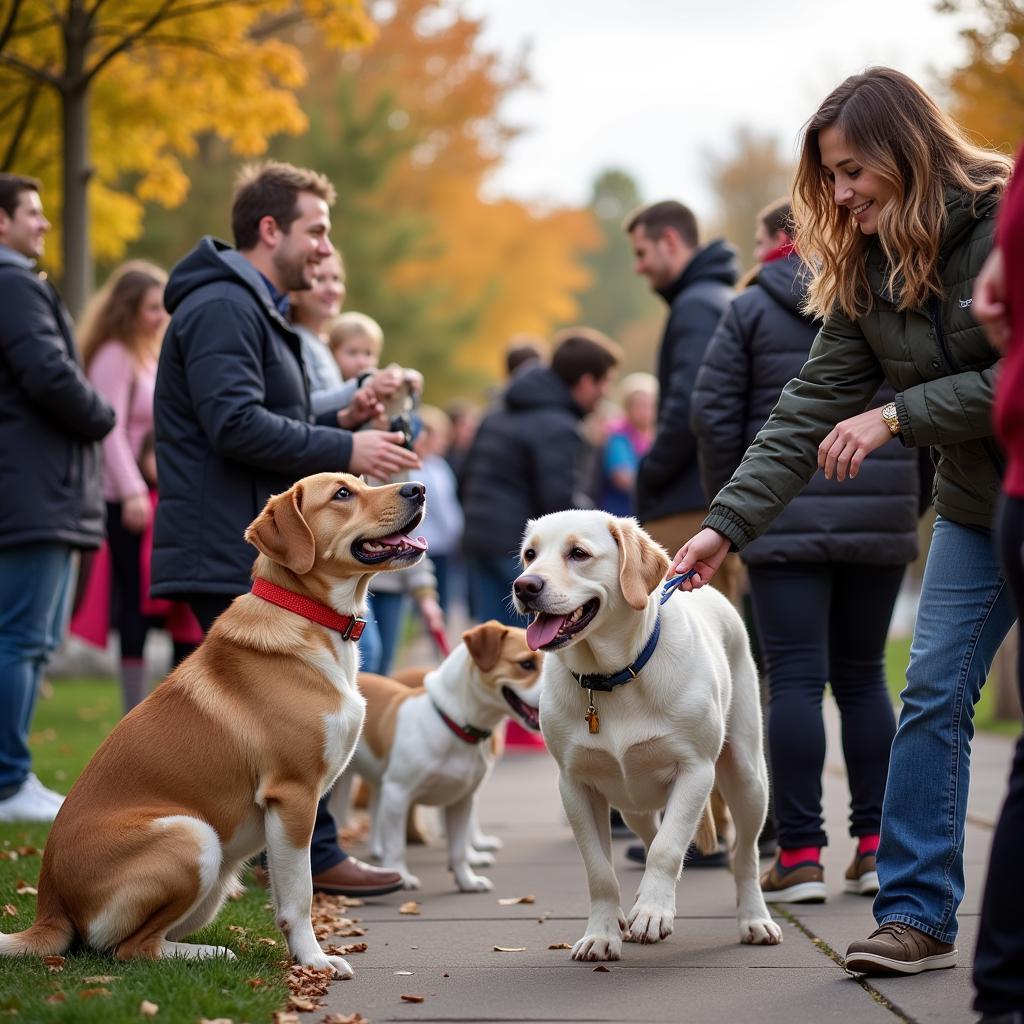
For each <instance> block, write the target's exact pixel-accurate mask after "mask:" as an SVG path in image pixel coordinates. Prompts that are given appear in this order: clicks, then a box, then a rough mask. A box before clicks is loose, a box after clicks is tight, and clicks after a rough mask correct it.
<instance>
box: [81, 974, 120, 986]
mask: <svg viewBox="0 0 1024 1024" xmlns="http://www.w3.org/2000/svg"><path fill="white" fill-rule="evenodd" d="M123 977H124V975H123V974H93V975H91V976H90V977H88V978H83V979H82V980H81V981H80V982H79V984H80V985H109V984H110V983H111V982H112V981H120V980H121V979H122V978H123Z"/></svg>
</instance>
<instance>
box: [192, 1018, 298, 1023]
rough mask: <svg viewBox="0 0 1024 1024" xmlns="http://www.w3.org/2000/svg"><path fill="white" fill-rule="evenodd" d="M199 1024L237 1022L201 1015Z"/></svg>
mask: <svg viewBox="0 0 1024 1024" xmlns="http://www.w3.org/2000/svg"><path fill="white" fill-rule="evenodd" d="M199 1024H235V1022H234V1021H233V1020H232V1019H231V1018H230V1017H200V1018H199ZM296 1024H297V1022H296Z"/></svg>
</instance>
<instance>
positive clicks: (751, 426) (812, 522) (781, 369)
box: [692, 255, 930, 565]
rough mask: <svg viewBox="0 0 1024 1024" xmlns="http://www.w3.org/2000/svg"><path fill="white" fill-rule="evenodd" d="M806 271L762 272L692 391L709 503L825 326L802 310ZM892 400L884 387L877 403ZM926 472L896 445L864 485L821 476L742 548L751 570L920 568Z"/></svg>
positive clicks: (714, 343)
mask: <svg viewBox="0 0 1024 1024" xmlns="http://www.w3.org/2000/svg"><path fill="white" fill-rule="evenodd" d="M803 269H804V268H803V264H802V263H801V262H800V260H799V258H798V257H797V256H795V255H791V256H789V257H787V258H785V259H780V260H775V261H773V262H772V263H769V264H767V265H766V266H764V267H762V268H761V270H760V271H759V272H758V276H757V278H756V280H755V282H754V283H752V284H751V285H750V287H748V288H747V289H746V290H745V291H744V292H743V293H742V294H741V295H739V296H738V297H737V298H736V299H735V300H734V301H733V302H732V304H731V305H730V306H729V308H728V310H727V311H726V313H725V316H724V317H722V322H721V323H720V324H719V325H718V330H717V331H715V335H714V337H713V338H712V339H711V342H710V343H709V344H708V348H707V353H706V355H705V357H704V365H703V366H702V367H701V370H700V373H699V374H698V375H697V386H696V388H695V389H694V393H693V415H692V425H693V430H694V433H695V434H696V435H697V437H698V440H699V446H700V462H701V470H702V474H703V479H704V487H705V490H706V493H707V494H708V495H709V497H710V498H713V497H714V496H715V495H716V494H717V493H718V491H719V490H720V489H721V488H722V487H723V486H724V485H725V484H726V483H727V482H728V481H729V478H730V477H731V476H732V474H733V472H735V470H736V467H737V466H739V464H740V462H741V460H742V458H743V454H744V452H745V451H746V450H747V447H748V446H749V445H750V443H751V442H752V441H753V440H754V438H755V437H756V436H757V433H758V431H759V430H760V429H761V427H763V426H764V423H765V421H766V420H767V419H768V417H769V415H770V414H771V411H772V409H773V408H775V403H776V402H777V401H778V399H779V395H780V394H781V393H782V389H783V388H784V387H785V386H786V385H787V384H788V383H789V382H790V380H792V379H793V378H794V377H797V376H799V374H800V370H801V369H802V368H803V365H804V363H805V362H806V361H807V354H808V352H809V351H810V349H811V343H812V342H813V341H814V339H815V337H816V336H817V333H818V331H819V329H820V328H821V322H820V321H815V320H811V319H809V318H807V317H805V316H804V315H803V314H802V313H801V312H800V304H801V302H802V301H803V299H804V296H805V294H806V285H805V279H804V276H803V273H802V271H803ZM893 396H894V392H893V391H892V389H891V388H888V387H885V388H883V389H882V391H880V392H879V394H878V396H877V397H876V398H875V400H874V402H873V403H872V405H874V406H881V405H884V404H885V403H886V402H889V401H892V399H893ZM918 466H919V458H918V453H917V452H916V451H914V450H913V449H908V448H904V447H903V445H901V444H900V443H899V441H897V440H896V439H895V438H894V439H893V440H892V441H890V442H889V443H888V444H885V445H883V446H882V447H881V448H879V449H878V450H877V451H875V452H872V453H871V455H870V456H869V457H868V458H867V459H865V460H864V464H863V465H862V466H861V469H860V472H859V473H858V474H857V477H856V478H855V479H852V480H845V481H843V482H842V483H840V482H839V481H837V480H826V479H825V475H824V474H823V473H822V472H821V471H820V470H819V471H818V472H817V473H816V474H815V475H814V476H813V477H812V479H811V482H810V483H809V484H808V485H807V487H806V488H805V489H804V490H803V491H802V492H801V493H800V494H798V495H797V496H796V497H795V498H793V500H792V501H791V502H790V503H789V504H788V505H787V506H786V508H785V509H783V511H782V512H781V513H780V514H779V517H778V518H777V519H776V520H775V522H774V523H773V524H772V526H771V528H770V529H769V530H767V531H766V532H765V533H764V534H763V535H762V536H761V537H759V538H758V539H757V540H755V541H753V542H752V543H751V544H749V545H748V546H747V547H745V548H744V549H743V560H744V561H745V562H748V563H750V564H751V565H758V564H762V563H766V562H791V561H794V562H854V561H855V562H860V563H862V564H869V565H896V564H902V563H905V562H909V561H912V560H913V559H914V558H916V557H917V515H918V510H919V507H920V505H921V502H922V492H921V488H922V483H921V474H920V473H919V471H918ZM929 489H930V487H929ZM926 493H927V491H926Z"/></svg>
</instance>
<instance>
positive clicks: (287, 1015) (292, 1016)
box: [271, 1010, 301, 1024]
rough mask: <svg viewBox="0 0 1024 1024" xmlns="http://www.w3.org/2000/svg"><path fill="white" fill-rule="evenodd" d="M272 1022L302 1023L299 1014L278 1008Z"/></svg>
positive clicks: (285, 1023)
mask: <svg viewBox="0 0 1024 1024" xmlns="http://www.w3.org/2000/svg"><path fill="white" fill-rule="evenodd" d="M271 1024H301V1022H300V1021H299V1015H298V1014H297V1013H292V1012H290V1011H288V1010H278V1011H277V1013H275V1014H274V1016H273V1017H272V1018H271Z"/></svg>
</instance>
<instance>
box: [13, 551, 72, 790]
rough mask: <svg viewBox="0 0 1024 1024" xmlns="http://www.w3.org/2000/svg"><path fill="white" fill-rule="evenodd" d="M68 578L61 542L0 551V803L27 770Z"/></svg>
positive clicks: (61, 624) (61, 630)
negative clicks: (32, 728) (31, 732)
mask: <svg viewBox="0 0 1024 1024" xmlns="http://www.w3.org/2000/svg"><path fill="white" fill-rule="evenodd" d="M73 577H74V559H73V558H72V549H71V548H70V547H68V546H67V545H66V544H26V545H24V546H20V547H13V548H0V799H3V798H5V797H8V796H12V795H13V794H14V793H16V792H17V791H18V790H19V789H20V788H21V785H22V783H23V782H24V781H25V779H26V778H28V774H29V772H30V771H31V770H32V755H31V754H30V753H29V749H28V734H29V728H30V726H31V724H32V715H33V713H34V712H35V708H36V698H37V697H38V696H39V684H40V683H41V682H42V679H43V670H44V669H45V668H46V662H47V660H48V659H49V657H50V655H51V654H53V652H54V651H55V650H56V649H57V647H58V645H59V644H60V641H61V638H62V636H63V635H64V626H65V623H66V621H67V613H68V602H69V600H70V596H71V593H72V585H71V582H72V578H73Z"/></svg>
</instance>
